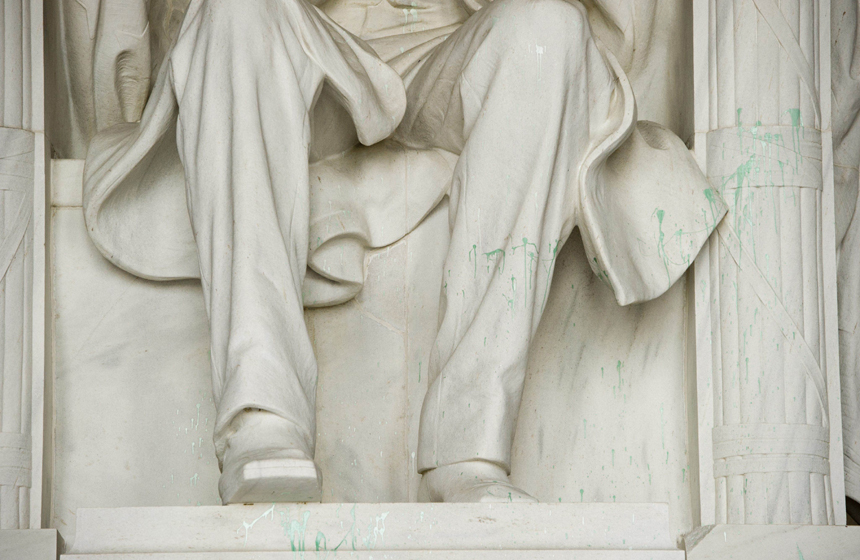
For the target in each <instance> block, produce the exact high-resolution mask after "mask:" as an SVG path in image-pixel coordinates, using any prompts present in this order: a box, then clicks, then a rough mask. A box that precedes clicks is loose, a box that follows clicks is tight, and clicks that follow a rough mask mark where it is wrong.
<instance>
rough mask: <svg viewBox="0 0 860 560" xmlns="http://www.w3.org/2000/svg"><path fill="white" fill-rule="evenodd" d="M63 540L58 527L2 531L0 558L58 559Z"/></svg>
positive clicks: (19, 559) (6, 559)
mask: <svg viewBox="0 0 860 560" xmlns="http://www.w3.org/2000/svg"><path fill="white" fill-rule="evenodd" d="M61 547H62V540H61V538H60V535H59V533H57V530H56V529H10V530H3V531H0V559H2V560H56V558H57V554H58V553H59V551H60V548H61Z"/></svg>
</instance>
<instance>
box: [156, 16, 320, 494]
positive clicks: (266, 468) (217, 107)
mask: <svg viewBox="0 0 860 560" xmlns="http://www.w3.org/2000/svg"><path fill="white" fill-rule="evenodd" d="M279 4H280V1H279V0H253V1H247V0H203V2H202V3H197V6H196V8H197V11H196V12H193V13H189V16H188V17H189V18H190V19H189V20H186V23H185V26H184V28H183V33H182V35H181V36H180V39H179V41H178V43H177V45H176V47H175V49H174V50H173V52H172V53H171V64H172V65H173V72H174V86H175V90H176V93H177V99H178V100H179V106H180V109H179V126H178V133H177V141H178V146H179V150H180V154H181V157H182V161H183V165H184V168H185V174H186V182H187V195H188V208H189V213H190V215H191V221H192V224H193V229H194V234H195V238H196V241H197V246H198V253H199V258H200V270H201V276H202V281H203V293H204V298H205V303H206V307H207V310H208V312H209V319H210V326H211V362H212V372H213V388H214V396H215V404H216V408H217V419H216V422H215V427H214V432H215V434H214V435H215V448H216V454H217V455H218V459H219V462H221V464H222V473H223V474H222V476H221V480H220V483H219V490H220V492H221V498H222V500H223V501H224V502H225V503H230V502H257V501H308V500H319V492H320V477H319V474H318V469H317V468H316V467H315V465H314V463H313V456H314V435H315V416H314V399H315V391H316V379H317V366H316V361H315V358H314V353H313V348H312V346H311V342H310V339H309V337H308V333H307V330H306V327H305V322H304V316H303V308H302V298H301V286H302V280H303V278H304V275H305V268H306V262H307V251H308V221H309V192H308V188H309V187H308V184H309V183H308V150H309V139H310V131H309V111H310V110H311V107H312V105H313V102H314V100H315V97H316V95H317V93H318V91H319V88H320V85H321V83H322V78H323V74H322V72H321V70H320V69H319V68H318V67H317V66H316V65H314V64H313V63H312V62H311V61H310V60H309V59H308V57H307V56H306V55H305V52H304V50H303V49H302V48H301V45H300V44H299V40H298V39H297V37H296V35H295V33H294V32H293V29H292V28H291V27H290V25H289V24H288V23H287V22H286V21H283V20H280V21H279V16H281V15H282V14H281V13H280V12H279V9H278V7H279Z"/></svg>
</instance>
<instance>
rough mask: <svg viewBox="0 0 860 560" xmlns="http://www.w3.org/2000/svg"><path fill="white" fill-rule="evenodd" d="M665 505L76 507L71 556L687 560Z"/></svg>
mask: <svg viewBox="0 0 860 560" xmlns="http://www.w3.org/2000/svg"><path fill="white" fill-rule="evenodd" d="M668 514H669V512H668V506H666V505H665V504H416V503H398V504H255V505H230V506H207V507H153V508H115V509H80V510H78V523H77V533H76V537H75V541H74V545H73V547H72V549H71V550H70V551H69V552H68V554H65V555H63V556H62V558H64V559H67V560H84V559H90V560H95V559H98V560H114V559H119V558H124V559H131V560H134V559H141V560H142V559H144V558H146V559H147V560H155V559H165V560H167V559H170V560H180V559H182V560H185V559H188V560H191V559H195V560H196V559H199V558H212V559H218V560H226V559H231V560H232V559H237V560H238V559H246V560H247V559H250V558H255V559H259V560H269V559H274V558H284V557H285V556H284V553H285V552H287V553H291V554H292V553H294V552H303V553H304V554H302V555H301V557H307V558H317V557H320V558H329V557H331V558H338V557H341V556H342V557H347V556H348V557H350V558H357V559H368V560H370V559H371V558H390V559H395V560H399V559H407V558H430V557H432V558H444V559H452V560H453V559H467V558H468V559H476V560H497V559H498V560H507V559H514V558H534V559H538V560H543V559H546V560H549V559H553V560H555V559H561V558H565V559H569V558H581V559H583V560H589V559H593V560H604V559H607V560H608V559H609V558H620V559H630V560H633V559H642V560H645V559H653V560H683V558H684V552H683V551H682V550H678V549H677V547H676V546H675V545H674V544H673V543H672V542H671V540H670V537H669V522H668V521H669V520H668Z"/></svg>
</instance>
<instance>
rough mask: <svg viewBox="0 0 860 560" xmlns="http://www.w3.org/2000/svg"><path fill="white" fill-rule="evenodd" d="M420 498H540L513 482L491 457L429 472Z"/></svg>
mask: <svg viewBox="0 0 860 560" xmlns="http://www.w3.org/2000/svg"><path fill="white" fill-rule="evenodd" d="M418 501H421V502H484V503H508V502H518V503H537V499H535V498H534V497H532V496H530V495H529V494H527V493H526V492H524V491H522V490H520V489H519V488H517V487H516V486H514V485H513V484H511V481H510V480H509V479H508V474H507V473H506V472H505V470H504V469H503V468H501V467H499V466H498V465H495V464H493V463H488V462H487V461H465V462H463V463H454V464H453V465H445V466H442V467H437V468H435V469H431V470H429V471H427V472H425V473H424V476H423V477H422V478H421V486H420V487H419V489H418Z"/></svg>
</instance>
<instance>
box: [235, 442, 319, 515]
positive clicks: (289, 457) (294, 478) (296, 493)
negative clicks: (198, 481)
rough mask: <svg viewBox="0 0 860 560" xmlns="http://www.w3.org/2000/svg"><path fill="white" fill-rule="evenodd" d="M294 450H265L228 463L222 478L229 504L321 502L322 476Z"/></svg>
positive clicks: (308, 460)
mask: <svg viewBox="0 0 860 560" xmlns="http://www.w3.org/2000/svg"><path fill="white" fill-rule="evenodd" d="M302 455H303V454H302V453H301V452H296V451H295V450H292V449H264V450H261V451H259V452H257V453H253V454H248V455H246V456H244V457H242V458H240V459H239V460H235V461H232V462H230V463H227V462H226V461H225V464H224V472H223V473H221V479H220V480H219V481H218V491H219V492H220V494H221V501H222V502H223V503H225V504H252V503H259V502H319V501H320V492H321V488H322V475H321V474H320V471H319V469H318V468H317V466H316V464H314V462H313V460H311V459H308V458H307V457H304V456H302Z"/></svg>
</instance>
